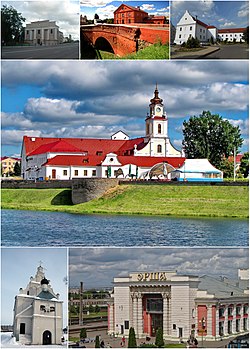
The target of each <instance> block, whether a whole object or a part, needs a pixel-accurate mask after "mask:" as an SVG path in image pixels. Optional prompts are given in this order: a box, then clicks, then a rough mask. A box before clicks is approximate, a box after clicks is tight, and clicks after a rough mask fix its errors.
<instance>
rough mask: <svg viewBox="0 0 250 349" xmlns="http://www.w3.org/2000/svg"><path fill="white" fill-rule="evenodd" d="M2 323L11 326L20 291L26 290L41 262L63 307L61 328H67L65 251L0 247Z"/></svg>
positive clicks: (62, 249) (59, 249)
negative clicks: (16, 299)
mask: <svg viewBox="0 0 250 349" xmlns="http://www.w3.org/2000/svg"><path fill="white" fill-rule="evenodd" d="M1 254H2V256H1V318H2V319H1V323H2V324H6V325H11V324H12V323H13V307H14V300H15V296H16V295H17V294H18V293H19V288H21V287H22V288H25V287H26V286H27V284H28V283H29V280H30V277H31V276H35V274H36V271H37V267H38V266H39V265H40V261H41V262H42V264H41V265H42V267H43V268H45V276H46V278H48V279H49V280H50V285H51V286H52V288H53V290H54V292H55V293H59V294H60V300H63V302H64V305H63V309H64V324H63V325H64V326H66V325H67V299H68V296H67V285H66V283H65V280H64V278H65V277H67V276H68V268H67V249H66V248H2V249H1Z"/></svg>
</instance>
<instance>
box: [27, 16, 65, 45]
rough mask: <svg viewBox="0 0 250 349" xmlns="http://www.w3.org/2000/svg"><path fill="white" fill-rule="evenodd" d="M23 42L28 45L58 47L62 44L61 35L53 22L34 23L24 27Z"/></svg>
mask: <svg viewBox="0 0 250 349" xmlns="http://www.w3.org/2000/svg"><path fill="white" fill-rule="evenodd" d="M24 41H25V42H26V43H27V44H30V45H46V46H52V45H59V44H62V43H63V33H62V32H61V31H60V30H59V27H58V25H56V22H55V21H49V20H45V21H36V22H31V23H30V24H27V25H26V27H25V36H24Z"/></svg>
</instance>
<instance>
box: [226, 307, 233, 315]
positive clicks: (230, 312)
mask: <svg viewBox="0 0 250 349" xmlns="http://www.w3.org/2000/svg"><path fill="white" fill-rule="evenodd" d="M227 312H228V316H232V315H233V308H228V310H227Z"/></svg>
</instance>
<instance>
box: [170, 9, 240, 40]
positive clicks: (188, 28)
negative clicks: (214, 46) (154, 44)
mask: <svg viewBox="0 0 250 349" xmlns="http://www.w3.org/2000/svg"><path fill="white" fill-rule="evenodd" d="M245 30H246V28H231V29H217V28H216V27H215V26H213V25H208V24H206V23H204V22H202V21H200V20H199V19H198V18H197V16H196V17H194V16H192V15H191V13H190V12H189V11H187V10H186V12H185V13H184V15H183V16H182V17H181V19H180V20H179V22H178V23H177V26H176V33H175V40H174V43H175V44H177V45H181V44H183V43H184V42H187V40H188V39H189V38H191V37H193V38H195V39H198V40H199V41H200V42H203V43H205V42H209V41H210V40H211V38H212V40H213V41H214V42H215V41H217V40H220V41H225V40H226V39H227V41H232V42H233V41H235V42H244V39H243V33H244V31H245Z"/></svg>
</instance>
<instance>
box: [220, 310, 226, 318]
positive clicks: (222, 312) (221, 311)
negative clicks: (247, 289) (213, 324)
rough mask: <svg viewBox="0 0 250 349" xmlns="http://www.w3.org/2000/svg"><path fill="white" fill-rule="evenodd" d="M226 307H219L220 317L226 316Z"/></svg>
mask: <svg viewBox="0 0 250 349" xmlns="http://www.w3.org/2000/svg"><path fill="white" fill-rule="evenodd" d="M224 311H225V309H224V308H219V317H221V316H224Z"/></svg>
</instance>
